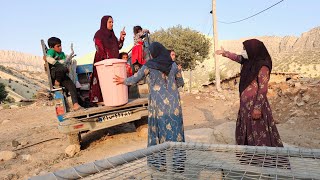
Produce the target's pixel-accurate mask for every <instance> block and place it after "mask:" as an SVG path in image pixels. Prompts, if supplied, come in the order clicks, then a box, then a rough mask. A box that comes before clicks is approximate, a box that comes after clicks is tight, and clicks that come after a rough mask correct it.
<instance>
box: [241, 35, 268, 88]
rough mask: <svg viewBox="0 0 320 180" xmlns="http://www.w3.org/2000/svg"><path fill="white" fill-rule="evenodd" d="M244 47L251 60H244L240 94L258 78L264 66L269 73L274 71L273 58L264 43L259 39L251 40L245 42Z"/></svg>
mask: <svg viewBox="0 0 320 180" xmlns="http://www.w3.org/2000/svg"><path fill="white" fill-rule="evenodd" d="M243 46H244V48H245V50H246V51H247V54H248V58H249V59H243V60H242V68H241V72H240V76H241V77H240V85H239V92H240V94H241V93H242V92H243V91H244V90H245V89H246V88H247V87H248V86H249V85H250V84H251V82H252V81H253V80H254V79H256V78H257V77H258V74H259V71H260V69H261V68H262V66H267V67H268V68H269V72H271V70H272V61H271V57H270V54H269V52H268V50H267V48H266V47H265V46H264V44H263V42H261V41H259V40H257V39H249V40H246V41H244V42H243ZM269 75H270V74H269Z"/></svg>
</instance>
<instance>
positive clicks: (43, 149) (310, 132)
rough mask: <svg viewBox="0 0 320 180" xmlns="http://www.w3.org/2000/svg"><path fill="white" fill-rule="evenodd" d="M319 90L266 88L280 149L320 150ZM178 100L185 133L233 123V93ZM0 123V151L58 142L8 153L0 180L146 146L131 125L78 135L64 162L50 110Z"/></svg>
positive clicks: (41, 107)
mask: <svg viewBox="0 0 320 180" xmlns="http://www.w3.org/2000/svg"><path fill="white" fill-rule="evenodd" d="M319 87H320V85H319V84H316V85H310V86H309V85H308V84H300V85H299V84H296V86H295V87H290V86H288V85H287V84H286V83H284V84H276V85H274V86H273V87H272V88H271V90H270V94H269V101H270V103H271V107H272V109H273V114H274V117H275V120H276V121H278V123H279V124H277V127H278V129H279V132H280V136H281V138H282V140H283V141H284V142H285V143H288V144H290V145H294V146H300V147H306V148H318V149H319V148H320V136H319V132H320V119H319V114H320V101H319V100H320V97H319V93H320V90H319ZM297 88H298V89H297ZM296 91H297V92H296ZM306 96H308V97H306ZM181 97H182V106H183V116H184V126H185V129H186V131H188V130H191V129H198V128H214V127H215V126H218V125H220V124H223V123H226V122H235V121H236V117H237V112H238V108H239V98H238V92H237V90H224V91H222V92H221V93H217V92H215V91H212V90H210V89H205V90H203V91H201V92H197V91H196V92H193V93H190V94H188V93H184V94H182V95H181ZM302 101H303V103H302ZM302 104H303V105H302ZM0 117H1V118H0V119H1V121H0V151H14V149H15V148H14V147H13V146H12V141H18V142H20V143H23V144H27V145H30V144H33V143H37V142H39V141H42V140H47V139H52V138H59V139H53V140H50V141H47V142H44V143H40V144H37V145H34V146H31V147H28V148H25V149H21V150H17V151H14V152H16V153H17V155H18V156H17V157H16V158H14V159H11V160H8V161H2V162H0V179H26V178H28V177H30V176H35V175H39V174H45V173H47V172H52V171H57V170H59V169H65V168H68V167H70V166H75V165H78V164H82V163H87V162H92V161H94V160H99V159H103V158H106V157H111V156H115V155H118V154H122V153H126V152H129V151H133V150H137V149H141V148H145V147H146V145H147V141H146V136H138V133H137V132H135V128H134V126H133V124H124V125H120V126H117V127H114V128H110V129H105V130H100V131H96V132H91V133H86V134H83V135H82V139H83V144H82V146H83V150H82V151H81V152H80V153H78V154H76V155H75V156H74V157H67V156H66V155H65V153H64V151H65V148H66V147H67V146H68V141H67V140H66V136H65V135H63V134H61V133H59V131H58V129H57V124H58V123H57V122H58V121H57V120H56V117H55V111H54V107H53V106H47V105H46V104H45V103H44V102H37V103H34V104H32V105H29V106H25V107H19V108H14V109H2V110H0ZM20 147H21V146H20ZM26 155H30V156H26ZM26 157H27V158H26Z"/></svg>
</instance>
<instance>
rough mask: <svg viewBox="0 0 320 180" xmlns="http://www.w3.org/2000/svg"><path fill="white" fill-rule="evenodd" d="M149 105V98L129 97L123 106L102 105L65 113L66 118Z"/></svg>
mask: <svg viewBox="0 0 320 180" xmlns="http://www.w3.org/2000/svg"><path fill="white" fill-rule="evenodd" d="M145 106H148V98H138V99H129V102H128V103H127V104H125V105H122V106H116V107H109V106H100V107H91V108H87V109H81V110H78V111H74V112H68V113H66V114H65V115H64V118H65V119H66V118H85V117H91V116H94V115H96V114H99V113H104V112H108V111H115V110H121V109H127V108H133V107H145Z"/></svg>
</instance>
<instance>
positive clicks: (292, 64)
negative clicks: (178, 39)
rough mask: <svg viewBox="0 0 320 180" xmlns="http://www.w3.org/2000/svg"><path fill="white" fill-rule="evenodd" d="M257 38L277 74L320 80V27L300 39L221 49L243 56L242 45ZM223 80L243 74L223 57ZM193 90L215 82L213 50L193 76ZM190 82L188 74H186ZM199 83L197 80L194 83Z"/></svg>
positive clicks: (274, 39)
mask: <svg viewBox="0 0 320 180" xmlns="http://www.w3.org/2000/svg"><path fill="white" fill-rule="evenodd" d="M251 38H256V39H259V40H261V41H263V42H264V43H265V45H266V47H267V48H268V50H269V53H270V55H271V57H272V59H273V65H274V66H273V71H274V72H297V73H300V75H301V76H304V77H312V78H320V27H316V28H314V29H311V30H310V31H308V32H305V33H302V35H301V36H300V37H294V36H285V37H278V36H262V37H248V38H242V39H238V40H226V41H220V42H219V47H220V46H223V47H224V48H225V49H226V50H228V51H231V52H235V53H240V52H241V51H242V48H243V45H242V42H243V41H245V40H246V39H251ZM219 59H220V69H221V79H224V78H227V77H230V76H233V75H235V74H237V73H238V72H239V71H240V65H239V64H238V63H235V62H232V61H230V60H229V59H227V58H224V57H220V58H219ZM192 76H193V79H194V80H193V81H192V84H193V85H192V86H193V87H199V85H201V84H202V83H204V82H206V81H208V80H209V79H210V78H211V79H213V78H214V58H213V48H212V50H211V52H210V57H209V59H207V60H205V61H204V62H203V63H201V64H199V66H198V67H197V68H196V69H195V70H194V71H193V73H192ZM185 77H186V78H185V79H186V81H187V82H188V81H189V72H186V73H185ZM195 79H197V80H195Z"/></svg>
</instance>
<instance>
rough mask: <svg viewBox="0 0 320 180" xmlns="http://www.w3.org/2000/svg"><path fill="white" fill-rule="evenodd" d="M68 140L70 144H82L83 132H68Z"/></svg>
mask: <svg viewBox="0 0 320 180" xmlns="http://www.w3.org/2000/svg"><path fill="white" fill-rule="evenodd" d="M67 136H68V140H69V144H70V145H73V144H76V145H80V142H81V134H80V133H72V134H68V135H67Z"/></svg>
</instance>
